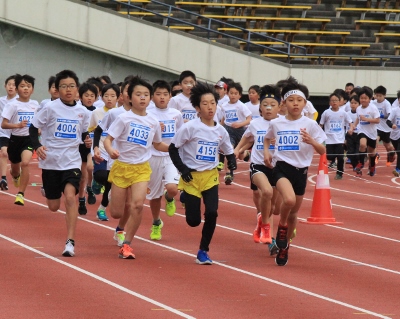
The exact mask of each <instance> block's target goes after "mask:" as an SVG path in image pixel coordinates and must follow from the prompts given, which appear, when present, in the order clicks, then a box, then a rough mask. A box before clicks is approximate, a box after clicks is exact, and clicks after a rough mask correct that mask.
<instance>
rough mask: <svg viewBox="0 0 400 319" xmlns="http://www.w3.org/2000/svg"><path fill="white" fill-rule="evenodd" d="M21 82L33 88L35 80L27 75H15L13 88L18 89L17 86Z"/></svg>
mask: <svg viewBox="0 0 400 319" xmlns="http://www.w3.org/2000/svg"><path fill="white" fill-rule="evenodd" d="M22 81H25V82H27V83H30V84H32V87H33V88H34V87H35V78H34V77H32V76H30V75H28V74H24V75H21V74H16V75H15V87H17V88H18V86H19V85H20V84H21V82H22Z"/></svg>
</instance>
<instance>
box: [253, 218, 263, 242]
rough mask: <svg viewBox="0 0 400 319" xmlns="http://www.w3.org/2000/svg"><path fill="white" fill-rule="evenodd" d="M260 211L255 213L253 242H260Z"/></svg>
mask: <svg viewBox="0 0 400 319" xmlns="http://www.w3.org/2000/svg"><path fill="white" fill-rule="evenodd" d="M261 224H262V220H261V213H258V214H257V226H256V229H254V231H253V240H254V242H255V243H257V244H259V243H260V236H261Z"/></svg>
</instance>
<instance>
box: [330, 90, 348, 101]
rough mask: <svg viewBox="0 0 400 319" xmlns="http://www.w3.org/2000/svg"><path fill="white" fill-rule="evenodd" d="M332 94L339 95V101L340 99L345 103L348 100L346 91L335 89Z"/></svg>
mask: <svg viewBox="0 0 400 319" xmlns="http://www.w3.org/2000/svg"><path fill="white" fill-rule="evenodd" d="M333 93H336V94H337V95H339V96H338V98H339V100H340V98H341V97H342V98H343V99H344V100H345V101H348V100H349V95H348V94H347V93H346V91H345V90H343V89H336V90H335V91H333Z"/></svg>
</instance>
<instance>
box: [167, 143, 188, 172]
mask: <svg viewBox="0 0 400 319" xmlns="http://www.w3.org/2000/svg"><path fill="white" fill-rule="evenodd" d="M168 152H169V156H170V157H171V160H172V163H174V165H175V167H176V168H177V169H178V171H179V172H180V173H181V174H184V173H185V172H190V171H194V170H191V169H190V168H189V167H187V166H186V165H185V164H183V162H182V159H181V157H180V156H179V151H178V149H177V148H176V147H175V144H173V143H171V144H169V147H168Z"/></svg>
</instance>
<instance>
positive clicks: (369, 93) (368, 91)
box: [358, 86, 374, 99]
mask: <svg viewBox="0 0 400 319" xmlns="http://www.w3.org/2000/svg"><path fill="white" fill-rule="evenodd" d="M363 94H365V95H366V96H368V97H369V98H370V99H372V97H373V95H374V93H373V92H372V90H371V88H369V87H368V86H363V87H362V88H361V89H360V91H358V97H359V98H360V97H361V95H363Z"/></svg>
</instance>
